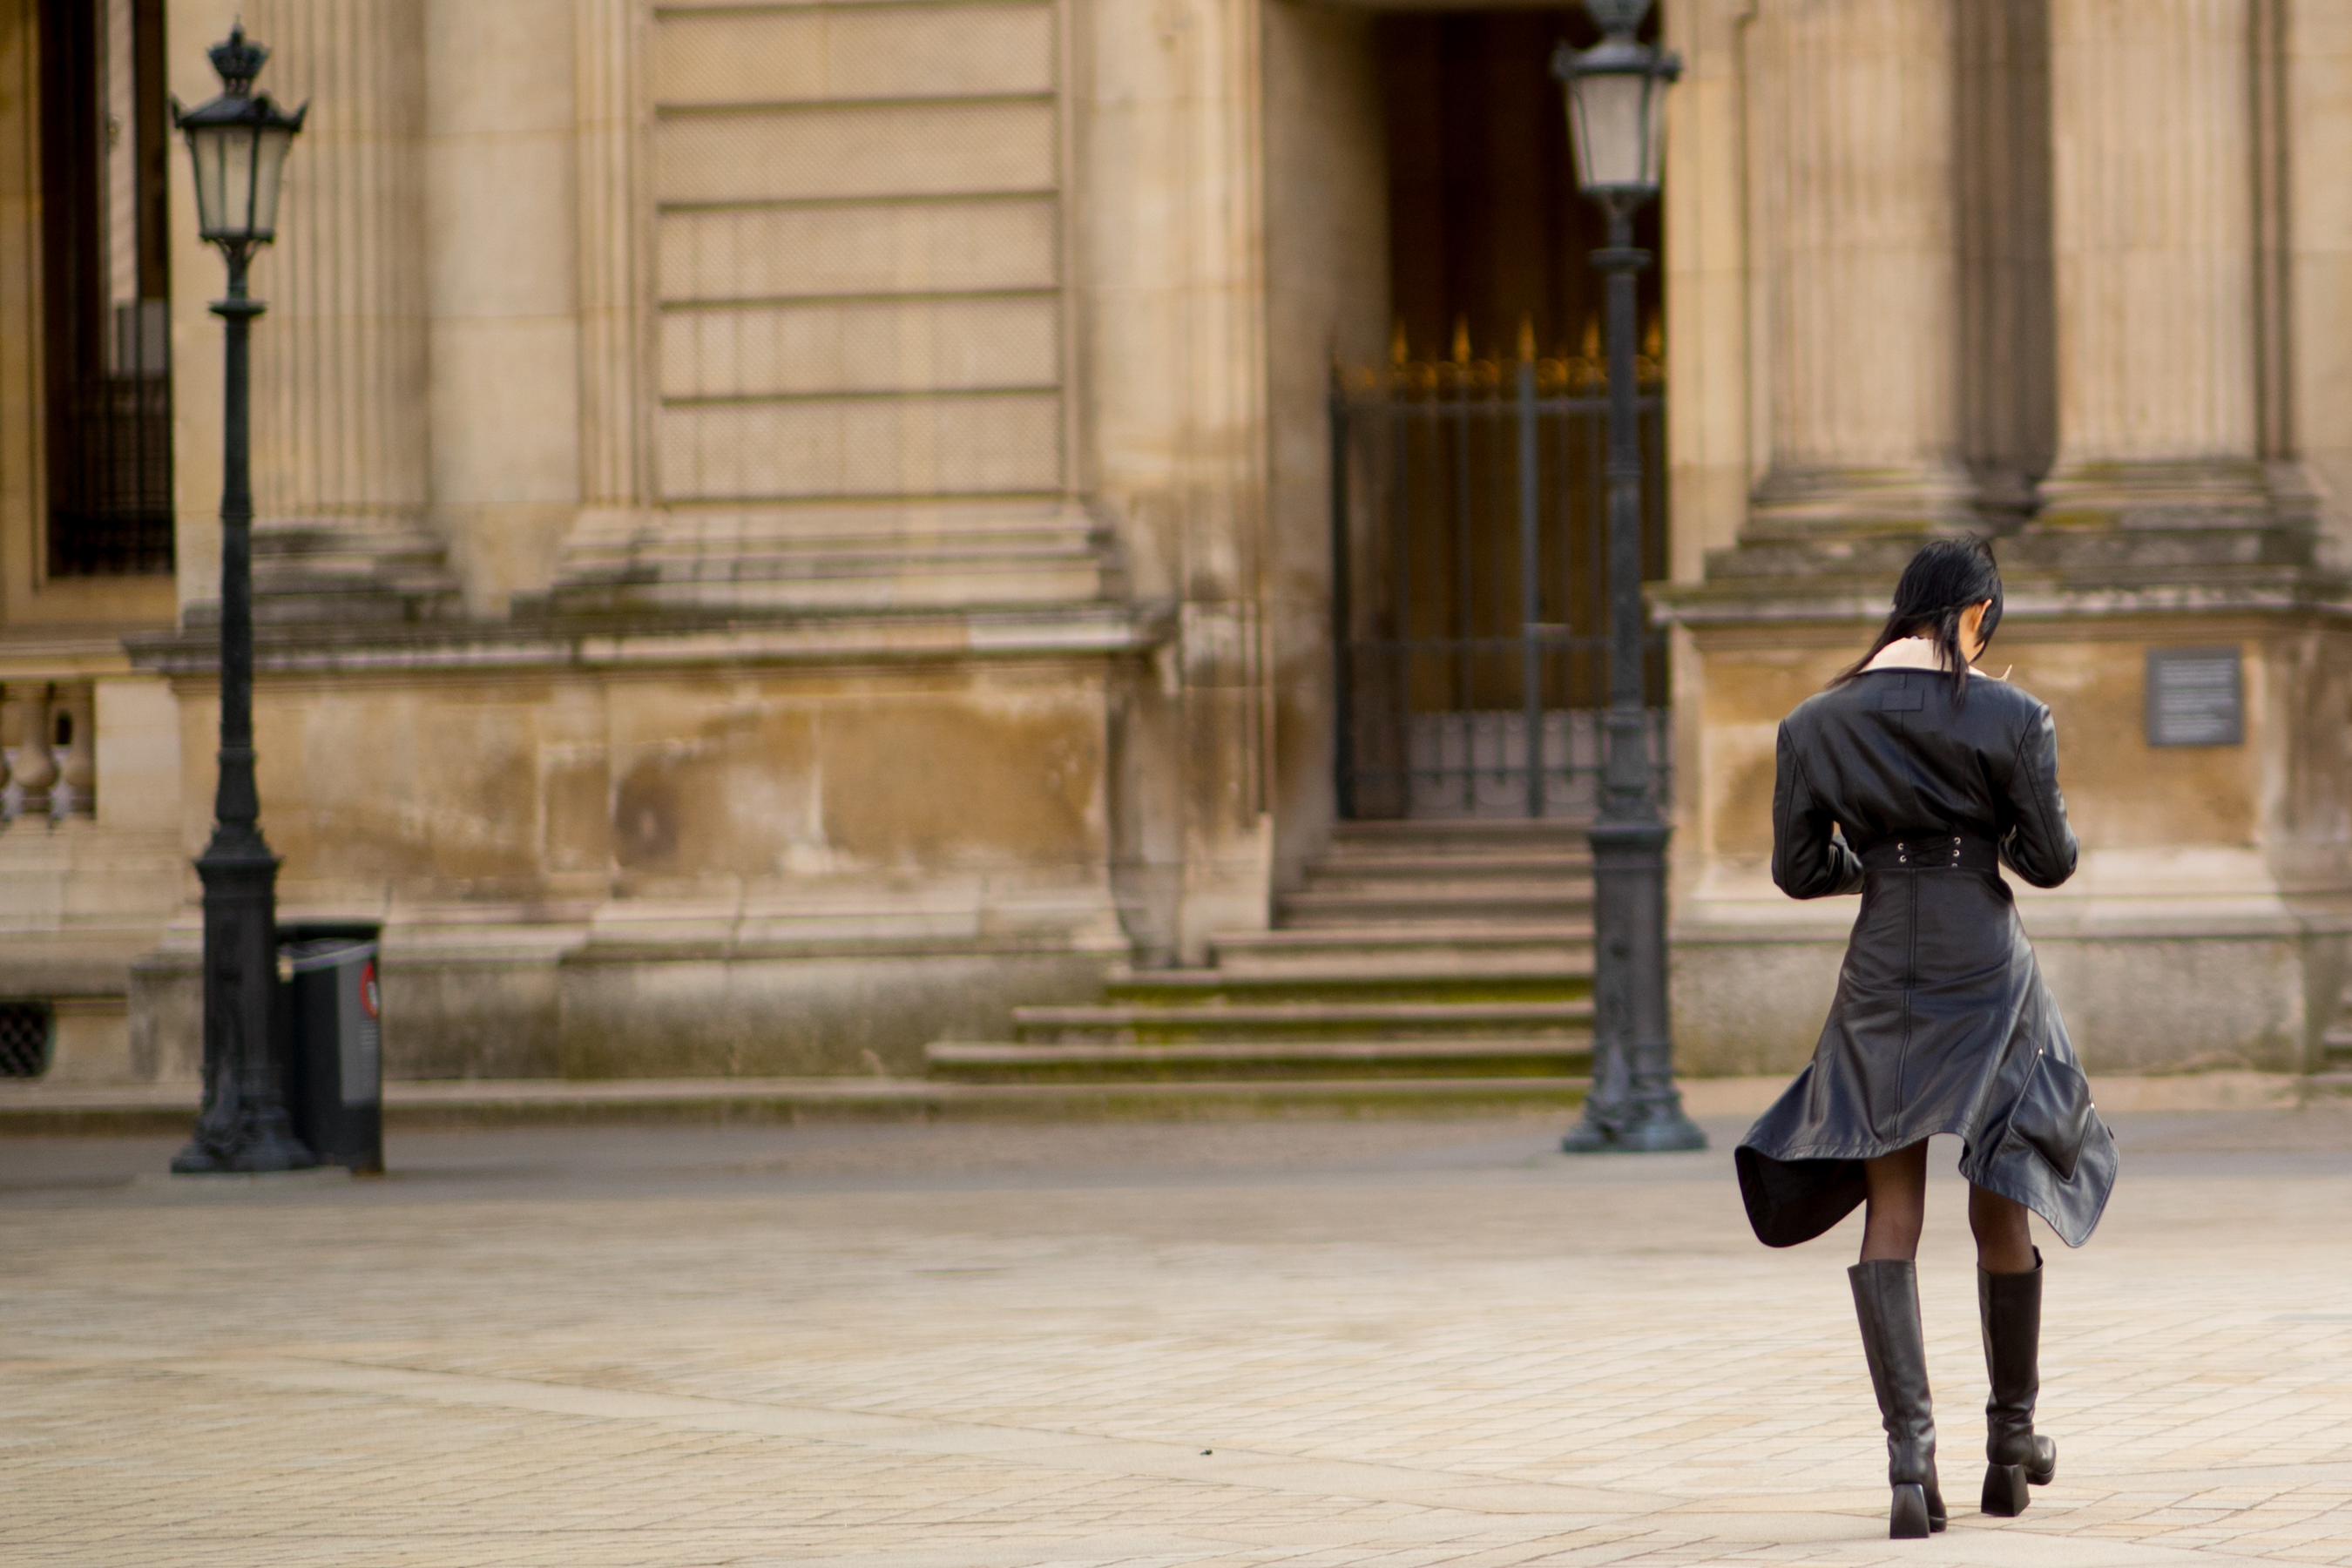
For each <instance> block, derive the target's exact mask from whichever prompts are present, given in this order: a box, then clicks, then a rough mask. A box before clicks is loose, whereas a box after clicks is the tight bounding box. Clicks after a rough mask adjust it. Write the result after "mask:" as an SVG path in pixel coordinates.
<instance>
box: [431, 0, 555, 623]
mask: <svg viewBox="0 0 2352 1568" xmlns="http://www.w3.org/2000/svg"><path fill="white" fill-rule="evenodd" d="M575 9H576V6H575V4H574V0H499V3H498V4H496V5H482V4H479V3H478V0H423V3H422V10H423V16H422V27H421V33H422V45H423V51H422V52H423V56H424V112H423V117H422V119H423V123H422V126H421V131H422V136H421V140H420V142H419V145H418V152H417V157H418V159H419V161H420V163H421V167H422V173H423V182H422V183H423V200H422V202H421V204H420V207H421V216H422V219H423V234H422V246H421V249H422V257H421V262H422V267H423V271H424V279H425V298H426V300H428V301H429V304H428V308H427V310H426V311H425V314H426V317H427V325H426V337H427V342H428V343H429V364H430V367H431V370H430V374H429V376H428V378H427V380H426V384H425V393H426V396H425V407H426V408H427V409H428V410H429V425H430V450H431V454H432V458H431V473H432V491H431V493H432V519H433V524H434V528H435V531H436V533H437V534H438V535H439V536H440V537H441V538H442V539H444V540H445V541H446V542H447V545H448V547H449V552H450V561H451V564H452V566H453V567H454V568H455V569H456V571H457V574H458V577H459V580H460V581H461V582H462V584H464V589H465V595H466V605H467V609H468V610H469V611H471V612H472V613H473V614H476V615H489V616H495V615H499V614H502V613H503V612H504V610H505V608H506V605H507V601H508V600H509V598H510V597H511V596H512V595H515V594H516V593H519V592H544V591H545V590H546V588H547V586H548V584H549V583H550V582H551V580H552V578H553V576H554V573H555V557H556V552H557V549H558V548H559V547H560V546H561V544H562V542H563V539H564V537H565V536H566V535H567V534H568V533H569V532H570V531H571V530H572V524H573V522H574V521H576V519H577V516H578V511H579V505H580V478H581V474H580V467H581V464H580V385H581V338H580V323H579V320H578V310H579V267H580V236H579V232H578V228H577V225H576V222H575V217H576V206H577V202H576V196H575V192H574V184H573V153H574V148H573V140H574V136H575V126H574V118H575V116H574V108H573V100H572V90H573V78H574V63H573V45H574V41H573V37H572V30H573V21H574V12H575Z"/></svg>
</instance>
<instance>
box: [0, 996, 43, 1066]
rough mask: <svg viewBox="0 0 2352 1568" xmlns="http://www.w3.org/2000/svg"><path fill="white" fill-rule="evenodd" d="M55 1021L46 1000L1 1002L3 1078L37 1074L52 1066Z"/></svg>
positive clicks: (0, 1063) (0, 1036)
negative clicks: (51, 1048)
mask: <svg viewBox="0 0 2352 1568" xmlns="http://www.w3.org/2000/svg"><path fill="white" fill-rule="evenodd" d="M55 1022H56V1021H55V1016H54V1015H52V1014H51V1013H50V1011H49V1006H48V1004H47V1003H46V1002H0V1078H38V1077H40V1076H41V1075H42V1074H43V1073H45V1072H47V1071H48V1070H49V1050H50V1047H51V1045H52V1044H53V1043H54V1040H55V1037H56V1033H57V1031H56V1027H55Z"/></svg>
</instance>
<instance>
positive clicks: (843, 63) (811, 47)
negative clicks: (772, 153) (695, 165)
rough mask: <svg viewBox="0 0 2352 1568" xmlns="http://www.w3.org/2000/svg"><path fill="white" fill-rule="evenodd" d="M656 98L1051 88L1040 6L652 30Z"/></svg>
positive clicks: (790, 15) (691, 20)
mask: <svg viewBox="0 0 2352 1568" xmlns="http://www.w3.org/2000/svg"><path fill="white" fill-rule="evenodd" d="M652 52H653V73H652V74H653V86H654V100H655V101H656V103H659V104H662V105H664V106H665V107H667V106H669V105H681V104H732V103H785V102H795V101H809V100H824V99H875V98H940V97H958V96H968V95H980V94H994V93H1035V92H1049V91H1051V90H1052V89H1053V86H1054V14H1053V11H1052V9H1051V8H1050V7H1048V6H1045V5H905V6H901V5H893V6H889V7H887V8H883V7H877V8H875V9H873V10H870V11H850V12H842V11H836V10H834V9H832V8H831V7H827V8H825V9H824V10H809V11H771V12H752V13H749V14H746V13H742V12H736V13H733V14H730V13H727V12H712V11H704V12H697V13H689V14H688V15H684V16H677V15H672V16H663V17H662V18H661V19H660V20H659V21H658V23H656V26H655V28H654V37H653V51H652Z"/></svg>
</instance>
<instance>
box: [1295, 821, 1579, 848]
mask: <svg viewBox="0 0 2352 1568" xmlns="http://www.w3.org/2000/svg"><path fill="white" fill-rule="evenodd" d="M1590 827H1591V824H1590V823H1587V822H1585V821H1583V820H1581V819H1563V818H1558V817H1537V818H1534V819H1532V820H1529V819H1528V818H1525V817H1496V818H1480V819H1478V820H1475V821H1463V820H1444V821H1422V820H1413V819H1411V818H1407V819H1402V820H1399V821H1393V822H1342V823H1339V824H1338V825H1337V826H1334V827H1333V828H1332V829H1331V852H1332V853H1334V854H1348V853H1350V852H1352V851H1354V850H1356V849H1359V848H1367V847H1374V846H1389V847H1399V846H1408V845H1410V846H1415V847H1426V848H1427V849H1430V850H1432V851H1435V852H1440V853H1442V852H1444V851H1446V850H1454V849H1463V850H1467V849H1471V848H1474V847H1496V848H1504V847H1509V848H1526V847H1532V846H1537V845H1547V844H1549V845H1559V846H1563V847H1570V848H1574V849H1579V850H1580V849H1582V848H1584V847H1585V845H1586V839H1585V834H1586V832H1587V830H1588V829H1589V828H1590Z"/></svg>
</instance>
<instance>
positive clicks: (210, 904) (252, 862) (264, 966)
mask: <svg viewBox="0 0 2352 1568" xmlns="http://www.w3.org/2000/svg"><path fill="white" fill-rule="evenodd" d="M211 52H212V62H213V68H214V69H215V70H216V71H218V72H219V73H220V78H221V88H222V90H221V94H220V96H219V97H217V98H215V99H214V100H211V101H210V102H208V103H205V104H203V105H201V106H200V107H198V108H195V109H193V110H183V109H181V108H180V106H179V105H178V104H177V103H176V102H175V103H173V120H174V121H176V122H177V124H178V125H179V128H180V130H181V131H182V132H184V133H185V135H186V136H187V138H188V152H189V154H190V156H191V157H192V158H193V159H194V163H195V170H196V217H197V225H196V226H197V230H198V232H199V233H200V234H201V235H202V236H203V237H204V238H205V239H206V240H207V241H209V242H210V243H212V244H214V245H216V246H218V247H220V251H221V255H222V256H223V257H225V258H226V259H227V261H228V298H226V299H225V300H215V302H214V304H213V313H214V314H215V315H217V316H219V317H220V318H222V320H223V321H226V323H227V328H228V331H227V356H226V361H227V363H226V370H227V374H226V390H225V394H224V396H223V399H222V410H221V426H222V442H221V447H222V450H221V511H220V517H221V605H220V779H219V785H218V789H217V793H216V794H215V796H214V801H213V837H212V842H210V843H209V844H207V845H205V852H204V854H203V855H201V856H199V857H198V858H197V859H196V875H197V876H198V877H199V878H200V879H202V880H203V882H204V887H205V1101H204V1110H202V1112H200V1113H199V1115H198V1117H197V1119H196V1131H195V1136H194V1137H193V1138H191V1139H190V1140H189V1141H188V1146H187V1147H186V1148H185V1149H183V1150H181V1151H180V1152H179V1153H178V1154H177V1155H176V1156H174V1157H173V1161H172V1169H173V1170H174V1171H180V1172H208V1171H291V1170H299V1169H302V1168H304V1167H307V1166H310V1165H311V1164H314V1163H316V1162H315V1161H314V1160H313V1159H312V1158H311V1155H310V1150H309V1149H307V1148H305V1147H303V1144H302V1141H301V1140H300V1139H299V1138H298V1137H296V1136H295V1135H294V1129H293V1126H292V1124H291V1123H290V1122H289V1121H288V1120H287V1115H286V1095H285V1089H284V1083H283V1078H282V1072H281V1064H280V1063H279V1062H278V1059H277V1055H278V1053H277V1048H276V1044H275V1040H274V1037H273V1036H272V1033H271V1030H270V1012H271V1005H272V1002H273V1001H274V998H275V993H276V990H277V985H278V907H277V905H278V857H277V856H275V855H273V854H271V853H270V852H269V846H268V843H267V842H266V841H264V839H263V838H262V837H261V821H260V818H261V797H260V793H259V791H258V790H257V787H256V786H255V784H254V778H253V481H252V465H251V461H250V450H249V449H250V446H251V440H250V435H251V433H250V429H249V427H248V410H249V407H250V404H251V386H250V368H249V365H248V363H247V353H246V348H247V334H248V333H249V331H250V330H251V328H252V324H253V318H254V317H256V316H258V315H260V314H261V312H262V310H263V309H264V308H265V307H264V306H263V305H262V303H261V301H260V300H254V299H249V298H247V295H246V291H245V287H246V268H247V263H249V262H250V261H251V260H252V258H253V253H254V252H255V251H256V250H257V249H259V248H260V247H262V246H265V245H268V243H269V242H270V240H271V239H272V238H274V237H276V234H277V226H278V174H280V172H281V171H282V170H283V169H284V167H285V163H286V152H287V149H288V148H289V146H290V145H292V143H293V141H294V137H295V134H296V133H297V132H299V131H300V130H301V129H302V116H303V115H304V113H306V112H307V111H308V110H309V108H310V106H309V105H308V104H305V105H303V106H302V108H300V109H298V110H295V111H294V112H293V113H292V114H287V113H285V112H283V111H282V110H279V109H278V106H277V105H276V104H274V103H272V102H270V101H269V97H268V94H267V93H263V94H259V95H256V94H255V93H254V91H253V79H254V78H255V77H257V76H258V75H260V74H261V67H262V62H263V61H265V60H267V59H268V58H269V51H268V49H265V48H263V47H261V46H260V45H258V44H254V43H248V42H247V40H246V37H245V28H244V27H243V26H241V25H240V26H236V27H234V28H232V29H231V30H230V32H229V36H228V41H227V42H226V43H223V44H216V45H215V46H214V47H213V49H212V51H211Z"/></svg>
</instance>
